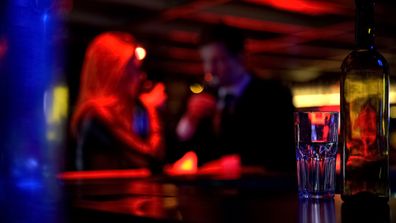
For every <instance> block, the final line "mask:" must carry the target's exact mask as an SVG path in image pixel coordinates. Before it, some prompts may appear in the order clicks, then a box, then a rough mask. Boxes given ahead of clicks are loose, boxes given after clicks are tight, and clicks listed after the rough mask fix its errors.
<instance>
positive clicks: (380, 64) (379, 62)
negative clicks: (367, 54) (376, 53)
mask: <svg viewBox="0 0 396 223" xmlns="http://www.w3.org/2000/svg"><path fill="white" fill-rule="evenodd" d="M377 62H378V65H379V66H380V67H382V66H384V65H383V64H382V61H381V59H378V60H377Z"/></svg>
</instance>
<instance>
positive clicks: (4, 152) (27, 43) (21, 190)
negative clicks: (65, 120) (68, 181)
mask: <svg viewBox="0 0 396 223" xmlns="http://www.w3.org/2000/svg"><path fill="white" fill-rule="evenodd" d="M55 1H56V0H9V1H8V2H7V4H3V5H2V6H4V7H5V8H4V7H3V9H2V10H3V11H5V13H4V16H3V17H2V24H4V25H5V28H4V30H0V31H1V32H3V33H0V38H2V37H5V38H6V40H7V52H6V54H5V56H4V57H3V58H0V60H1V61H0V71H1V74H2V75H1V76H2V80H1V81H0V82H1V85H0V95H1V105H2V106H1V108H2V109H0V117H1V118H0V119H1V124H2V128H1V132H0V133H1V137H2V140H0V151H1V152H0V167H1V172H0V174H1V175H0V176H1V178H0V189H1V192H0V202H1V205H0V208H1V209H2V213H4V216H3V215H2V214H1V215H0V217H1V219H2V220H1V222H8V223H9V222H23V223H29V222H43V223H49V222H62V221H61V220H60V219H62V218H61V215H60V210H61V209H60V208H59V207H60V205H61V199H62V193H61V192H60V191H61V190H60V188H59V187H58V185H57V181H56V177H55V176H56V174H57V172H58V169H59V166H58V163H59V160H57V158H56V157H58V156H57V155H58V154H59V152H60V151H57V148H56V147H54V146H53V144H51V143H49V142H48V140H47V138H46V129H47V124H46V118H45V113H44V105H43V104H44V95H45V92H46V90H48V88H50V86H51V83H52V81H53V80H55V79H56V75H55V72H54V71H55V69H56V67H55V66H59V63H58V62H57V60H59V59H60V57H59V55H58V54H59V52H60V51H59V50H60V46H59V45H56V41H55V36H56V33H55V32H56V30H58V29H59V27H60V26H61V23H60V22H58V21H57V19H56V16H55V13H54V3H55Z"/></svg>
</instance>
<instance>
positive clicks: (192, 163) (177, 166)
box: [165, 151, 198, 175]
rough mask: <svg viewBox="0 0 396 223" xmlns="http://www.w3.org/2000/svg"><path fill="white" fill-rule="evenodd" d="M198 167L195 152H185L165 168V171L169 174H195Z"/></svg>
mask: <svg viewBox="0 0 396 223" xmlns="http://www.w3.org/2000/svg"><path fill="white" fill-rule="evenodd" d="M197 169H198V157H197V154H195V152H193V151H190V152H187V153H186V154H185V155H184V156H183V157H182V158H181V159H179V160H178V161H176V162H175V163H174V164H173V165H171V166H169V167H167V168H165V172H166V173H167V174H169V175H184V174H195V173H197Z"/></svg>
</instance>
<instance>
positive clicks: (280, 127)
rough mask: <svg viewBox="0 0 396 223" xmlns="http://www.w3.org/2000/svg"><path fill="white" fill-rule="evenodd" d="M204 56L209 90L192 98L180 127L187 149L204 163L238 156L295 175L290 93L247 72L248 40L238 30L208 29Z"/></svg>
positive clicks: (204, 34) (202, 39)
mask: <svg viewBox="0 0 396 223" xmlns="http://www.w3.org/2000/svg"><path fill="white" fill-rule="evenodd" d="M199 52H200V55H201V58H202V61H203V68H204V72H205V81H206V82H207V90H206V92H205V91H204V93H199V94H194V95H192V96H191V97H190V99H189V101H188V103H187V106H186V112H185V113H184V115H183V116H182V118H181V120H180V122H179V123H178V126H177V130H176V132H177V136H178V138H179V140H180V142H181V143H183V144H182V147H184V148H188V149H192V150H194V151H195V152H196V153H197V156H198V162H199V164H200V165H202V164H203V163H206V162H208V161H211V160H215V159H219V158H220V157H222V156H224V155H232V154H237V155H239V156H240V159H241V163H242V165H258V166H261V167H264V168H265V169H268V170H273V171H286V172H290V173H294V166H295V152H294V145H293V111H294V106H293V103H292V95H291V92H290V90H289V89H288V88H287V87H285V86H283V85H282V84H281V83H280V82H277V81H275V80H264V79H260V78H258V77H255V76H254V75H252V74H251V73H250V72H249V71H248V70H247V69H246V68H245V65H244V37H243V34H242V33H241V32H240V31H239V30H237V29H234V28H232V27H228V26H225V25H223V24H220V25H216V26H212V27H208V28H206V29H204V30H203V32H202V33H201V36H200V48H199ZM220 160H222V159H220ZM233 160H235V157H234V158H233ZM225 166H227V165H225Z"/></svg>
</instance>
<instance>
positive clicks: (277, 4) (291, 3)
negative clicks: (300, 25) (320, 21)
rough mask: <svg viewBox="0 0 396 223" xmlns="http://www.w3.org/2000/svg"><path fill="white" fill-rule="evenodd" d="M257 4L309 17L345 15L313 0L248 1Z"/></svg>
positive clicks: (328, 5) (334, 7)
mask: <svg viewBox="0 0 396 223" xmlns="http://www.w3.org/2000/svg"><path fill="white" fill-rule="evenodd" d="M246 1H247V2H252V3H256V4H265V5H269V6H271V7H274V8H277V9H280V10H286V11H290V12H297V13H302V14H309V15H325V14H340V13H343V10H342V8H340V7H338V6H337V5H335V4H331V3H328V2H318V1H312V0H246Z"/></svg>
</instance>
